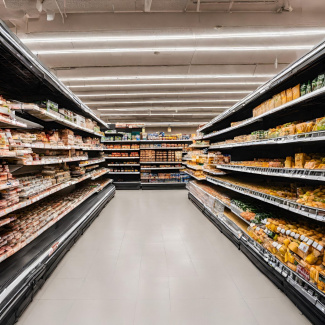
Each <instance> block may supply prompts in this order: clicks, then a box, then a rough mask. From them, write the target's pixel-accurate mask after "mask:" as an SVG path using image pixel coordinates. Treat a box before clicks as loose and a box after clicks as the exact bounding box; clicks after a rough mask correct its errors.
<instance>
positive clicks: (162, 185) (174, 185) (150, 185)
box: [141, 182, 186, 190]
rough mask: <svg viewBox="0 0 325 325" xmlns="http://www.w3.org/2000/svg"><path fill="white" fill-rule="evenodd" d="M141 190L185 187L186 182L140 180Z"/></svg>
mask: <svg viewBox="0 0 325 325" xmlns="http://www.w3.org/2000/svg"><path fill="white" fill-rule="evenodd" d="M141 188H142V189H143V190H177V189H185V188H186V183H176V182H168V183H167V182H166V183H145V182H141Z"/></svg>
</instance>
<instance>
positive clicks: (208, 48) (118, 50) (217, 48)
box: [33, 45, 313, 55]
mask: <svg viewBox="0 0 325 325" xmlns="http://www.w3.org/2000/svg"><path fill="white" fill-rule="evenodd" d="M312 48H313V46H312V45H276V46H201V47H198V46H197V47H156V48H154V47H153V48H152V47H142V48H135V47H133V48H111V49H70V50H68V49H66V50H40V51H33V53H34V54H35V55H53V54H98V53H146V52H193V51H195V52H243V51H245V52H249V51H278V50H279V51H291V50H311V49H312Z"/></svg>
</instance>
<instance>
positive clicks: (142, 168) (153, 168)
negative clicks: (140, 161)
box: [141, 167, 185, 170]
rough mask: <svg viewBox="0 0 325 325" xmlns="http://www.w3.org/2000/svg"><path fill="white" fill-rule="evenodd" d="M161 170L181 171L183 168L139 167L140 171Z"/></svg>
mask: <svg viewBox="0 0 325 325" xmlns="http://www.w3.org/2000/svg"><path fill="white" fill-rule="evenodd" d="M161 169H162V170H164V169H175V170H181V169H185V167H141V170H161Z"/></svg>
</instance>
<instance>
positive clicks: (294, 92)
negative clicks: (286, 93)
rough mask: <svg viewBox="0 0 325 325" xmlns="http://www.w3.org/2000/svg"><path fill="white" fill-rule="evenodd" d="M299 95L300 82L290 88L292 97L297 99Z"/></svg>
mask: <svg viewBox="0 0 325 325" xmlns="http://www.w3.org/2000/svg"><path fill="white" fill-rule="evenodd" d="M299 97H300V84H298V85H297V86H294V87H293V88H292V99H297V98H299Z"/></svg>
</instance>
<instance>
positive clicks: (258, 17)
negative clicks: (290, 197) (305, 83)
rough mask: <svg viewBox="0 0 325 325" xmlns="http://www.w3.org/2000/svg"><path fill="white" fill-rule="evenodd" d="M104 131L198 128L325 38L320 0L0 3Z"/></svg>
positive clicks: (9, 19) (22, 35)
mask: <svg viewBox="0 0 325 325" xmlns="http://www.w3.org/2000/svg"><path fill="white" fill-rule="evenodd" d="M0 1H3V3H1V2H0V18H1V19H3V20H4V21H5V22H6V23H7V25H8V26H9V27H10V28H11V29H12V30H13V31H14V32H15V33H16V34H17V35H18V36H19V37H20V38H21V39H22V41H23V42H24V44H25V45H26V46H28V47H29V48H30V49H31V50H32V51H33V52H34V53H35V54H36V55H37V56H38V58H39V59H40V60H41V61H42V62H43V63H44V64H46V65H47V66H48V67H49V69H50V70H51V71H52V72H53V73H54V74H55V75H56V76H57V77H58V78H59V79H60V80H61V81H63V82H64V83H65V84H66V85H67V86H68V87H70V89H71V90H72V91H73V92H75V93H76V94H77V95H78V96H79V97H80V98H81V99H82V100H83V101H84V102H85V103H86V104H87V105H88V106H89V107H91V108H92V109H93V110H94V111H95V113H96V114H98V115H100V116H101V118H102V119H104V120H105V121H108V122H111V123H114V122H146V123H148V125H149V123H157V122H164V123H167V124H168V123H171V125H173V124H172V123H178V125H182V124H184V125H186V126H188V125H189V124H192V125H195V126H197V125H199V124H202V123H204V122H207V121H209V120H211V119H212V118H213V117H215V116H216V115H218V114H219V113H220V112H222V111H223V110H225V109H227V108H228V107H230V106H232V105H233V104H235V103H236V101H238V100H239V99H241V98H243V97H245V96H246V95H247V94H248V93H249V92H251V91H252V90H254V89H256V88H257V87H258V86H260V85H261V84H263V82H265V81H267V80H268V79H270V78H271V77H272V76H274V75H275V74H276V73H278V72H279V71H281V70H282V69H283V68H285V67H286V66H287V65H288V64H289V63H291V62H293V61H294V60H296V59H297V58H299V57H300V56H302V55H303V54H304V53H306V52H308V51H309V50H310V49H311V48H312V47H313V46H314V45H316V44H317V43H319V42H320V41H322V40H323V39H324V38H325V22H324V19H323V17H324V14H325V5H324V4H323V1H322V0H314V1H308V2H307V1H303V0H292V1H286V0H285V1H283V0H266V1H262V0H260V1H256V0H238V1H229V0H217V1H215V0H201V1H200V0H108V1H104V0H102V1H97V0H93V1H86V0H74V1H73V0H44V1H42V0H38V1H36V0H0Z"/></svg>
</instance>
